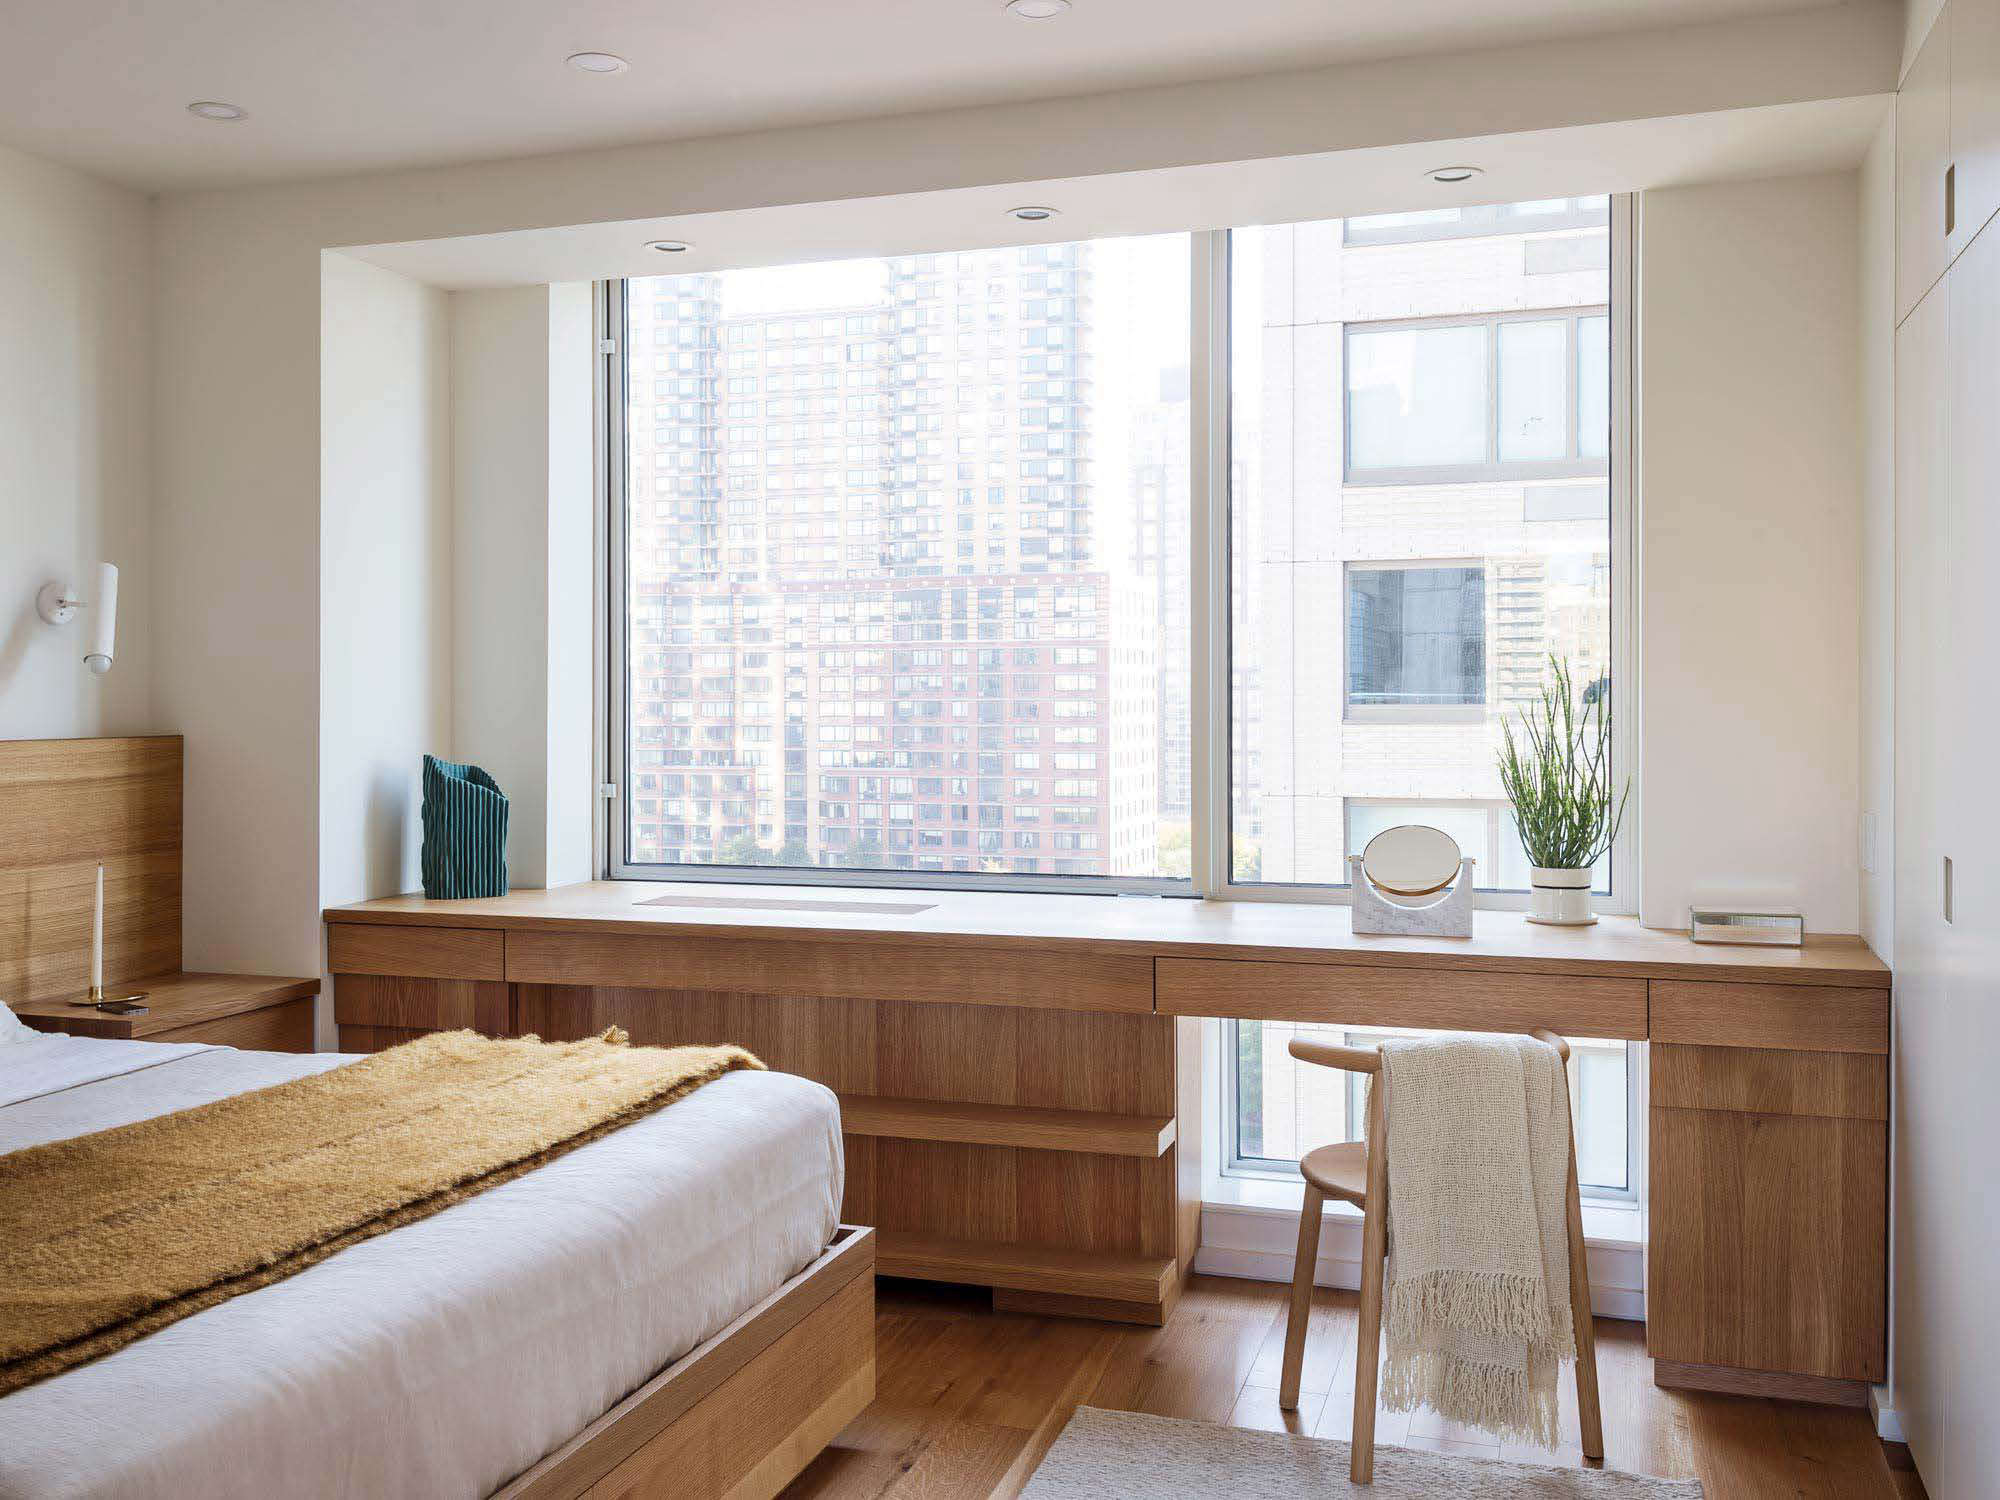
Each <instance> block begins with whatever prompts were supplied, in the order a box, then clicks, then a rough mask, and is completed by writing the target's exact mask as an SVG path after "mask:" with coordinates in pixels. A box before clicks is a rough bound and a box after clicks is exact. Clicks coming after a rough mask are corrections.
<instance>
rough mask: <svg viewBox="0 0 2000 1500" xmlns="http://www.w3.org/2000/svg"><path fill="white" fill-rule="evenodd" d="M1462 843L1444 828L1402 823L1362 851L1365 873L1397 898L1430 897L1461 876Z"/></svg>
mask: <svg viewBox="0 0 2000 1500" xmlns="http://www.w3.org/2000/svg"><path fill="white" fill-rule="evenodd" d="M1458 862H1459V853H1458V841H1457V840H1456V839H1454V838H1453V837H1452V836H1451V835H1450V834H1448V833H1446V832H1445V831H1444V830H1443V829H1441V828H1426V827H1425V826H1424V825H1423V824H1421V823H1400V824H1398V825H1397V826H1396V827H1394V828H1385V829H1383V830H1382V831H1381V832H1380V833H1378V834H1376V835H1375V837H1374V838H1372V839H1370V840H1369V841H1368V847H1367V848H1365V849H1363V850H1362V851H1361V869H1362V873H1364V874H1365V875H1367V877H1368V878H1369V879H1370V880H1371V881H1373V882H1374V883H1375V885H1376V886H1377V887H1379V888H1380V889H1382V890H1385V891H1388V892H1390V893H1391V894H1392V895H1397V896H1429V895H1432V894H1434V893H1435V892H1437V891H1441V890H1443V889H1444V888H1445V887H1446V886H1448V885H1450V884H1451V882H1452V877H1453V876H1455V875H1457V874H1458Z"/></svg>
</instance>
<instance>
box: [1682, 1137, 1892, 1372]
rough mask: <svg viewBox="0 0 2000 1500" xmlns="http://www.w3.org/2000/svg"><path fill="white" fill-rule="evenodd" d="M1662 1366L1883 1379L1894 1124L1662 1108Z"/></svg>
mask: <svg viewBox="0 0 2000 1500" xmlns="http://www.w3.org/2000/svg"><path fill="white" fill-rule="evenodd" d="M1651 1115H1652V1137H1653V1140H1652V1183H1651V1195H1652V1212H1651V1213H1650V1214H1649V1215H1648V1222H1649V1238H1648V1245H1647V1268H1646V1271H1647V1285H1648V1289H1649V1290H1648V1296H1647V1301H1646V1320H1647V1321H1646V1343H1647V1347H1648V1349H1649V1350H1650V1351H1651V1353H1652V1355H1653V1358H1654V1359H1656V1360H1663V1361H1674V1362H1680V1363H1687V1364H1697V1365H1728V1366H1733V1367H1736V1368H1738V1369H1747V1370H1781V1371H1786V1372H1789V1373H1793V1374H1799V1375H1819V1376H1825V1377H1828V1378H1831V1379H1838V1380H1866V1381H1879V1380H1881V1379H1882V1378H1883V1373H1884V1365H1885V1344H1886V1326H1887V1299H1888V1287H1887V1270H1888V1206H1887V1177H1888V1171H1887V1167H1888V1126H1887V1125H1886V1124H1885V1123H1884V1122H1882V1121H1880V1120H1840V1119H1824V1118H1808V1117H1802V1116H1795V1115H1768V1114H1742V1113H1737V1112H1734V1111H1726V1110H1707V1109H1654V1110H1653V1111H1652V1112H1651Z"/></svg>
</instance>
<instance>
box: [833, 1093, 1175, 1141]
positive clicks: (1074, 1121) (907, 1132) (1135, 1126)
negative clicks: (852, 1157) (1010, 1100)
mask: <svg viewBox="0 0 2000 1500" xmlns="http://www.w3.org/2000/svg"><path fill="white" fill-rule="evenodd" d="M840 1126H841V1129H843V1130H845V1131H847V1132H848V1133H849V1134H850V1135H873V1136H890V1137H894V1138H896V1139H899V1140H906V1141H960V1142H964V1143H966V1144H969V1145H975V1146H1022V1147H1027V1148H1028V1149H1031V1150H1036V1151H1083V1152H1088V1153H1091V1154H1092V1155H1096V1156H1158V1155H1160V1154H1161V1153H1162V1152H1164V1151H1165V1150H1166V1149H1167V1147H1169V1146H1171V1145H1172V1144H1173V1143H1174V1118H1173V1116H1172V1115H1104V1114H1094V1113H1092V1112H1090V1111H1087V1110H1080V1109H1035V1108H1031V1107H1029V1106H1026V1105H1019V1104H961V1103H957V1102H954V1101H951V1100H939V1099H891V1098H886V1097H883V1096H881V1095H876V1094H842V1095H841V1096H840Z"/></svg>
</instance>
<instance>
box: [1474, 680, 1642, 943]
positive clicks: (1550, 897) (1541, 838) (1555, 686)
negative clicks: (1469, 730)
mask: <svg viewBox="0 0 2000 1500" xmlns="http://www.w3.org/2000/svg"><path fill="white" fill-rule="evenodd" d="M1549 666H1550V669H1551V670H1550V674H1549V675H1550V678H1551V679H1553V680H1550V681H1544V682H1543V684H1542V696H1541V701H1540V702H1539V703H1536V704H1534V705H1532V706H1530V707H1528V708H1525V709H1523V710H1522V712H1521V735H1522V738H1523V739H1525V740H1526V744H1525V746H1524V745H1523V744H1522V742H1521V739H1517V738H1516V737H1515V734H1514V726H1513V725H1512V724H1508V723H1506V722H1505V721H1502V724H1501V730H1502V732H1503V733H1504V735H1505V736H1506V738H1505V742H1504V744H1503V745H1502V747H1501V750H1500V783H1501V785H1502V786H1503V787H1504V788H1505V789H1506V792H1507V797H1508V800H1510V801H1511V802H1512V803H1513V804H1514V826H1515V827H1516V828H1517V829H1519V830H1520V833H1521V847H1522V848H1523V849H1525V850H1526V851H1527V854H1528V863H1529V865H1530V866H1531V867H1532V868H1531V869H1530V871H1529V883H1530V886H1531V890H1530V894H1529V897H1528V920H1529V921H1530V922H1542V923H1547V924H1549V925H1552V926H1557V927H1580V926H1584V925H1586V924H1588V923H1591V922H1595V921H1596V920H1597V918H1596V916H1595V915H1593V914H1592V912H1591V910H1590V887H1591V884H1592V879H1591V867H1592V866H1593V865H1595V864H1596V863H1597V861H1598V860H1600V859H1602V858H1603V857H1604V853H1605V851H1606V850H1608V849H1609V848H1610V847H1611V841H1612V840H1613V839H1615V838H1617V837H1618V826H1619V824H1620V823H1622V822H1623V821H1624V819H1625V799H1626V798H1627V797H1628V796H1629V795H1630V794H1631V790H1632V785H1631V782H1630V780H1629V779H1628V780H1627V781H1626V783H1625V786H1624V787H1623V788H1622V789H1620V790H1616V791H1614V790H1613V787H1612V783H1611V687H1610V682H1609V680H1608V679H1601V680H1600V681H1598V682H1596V683H1593V684H1592V685H1591V686H1590V687H1589V688H1588V689H1586V690H1585V691H1584V693H1583V694H1582V695H1581V697H1579V695H1578V694H1577V693H1576V692H1575V690H1574V689H1573V687H1572V685H1571V683H1570V674H1569V663H1568V662H1567V661H1564V660H1563V659H1562V658H1560V657H1556V656H1551V657H1550V658H1549Z"/></svg>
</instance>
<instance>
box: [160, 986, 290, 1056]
mask: <svg viewBox="0 0 2000 1500" xmlns="http://www.w3.org/2000/svg"><path fill="white" fill-rule="evenodd" d="M146 1040H147V1041H149V1042H207V1043H209V1044H210V1045H211V1046H215V1047H241V1048H243V1049H245V1050H246V1051H252V1052H310V1051H312V1050H313V1002H312V1001H311V1000H310V999H306V1000H287V1001H286V1002H285V1003H284V1004H283V1005H267V1006H265V1007H264V1008H263V1009H262V1010H246V1011H244V1012H243V1013H242V1014H241V1015H235V1016H218V1017H217V1018H216V1019H214V1020H212V1021H197V1022H195V1023H194V1025H192V1026H181V1027H177V1028H175V1029H174V1030H172V1031H157V1032H154V1033H153V1034H152V1035H151V1036H149V1037H147V1038H146Z"/></svg>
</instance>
